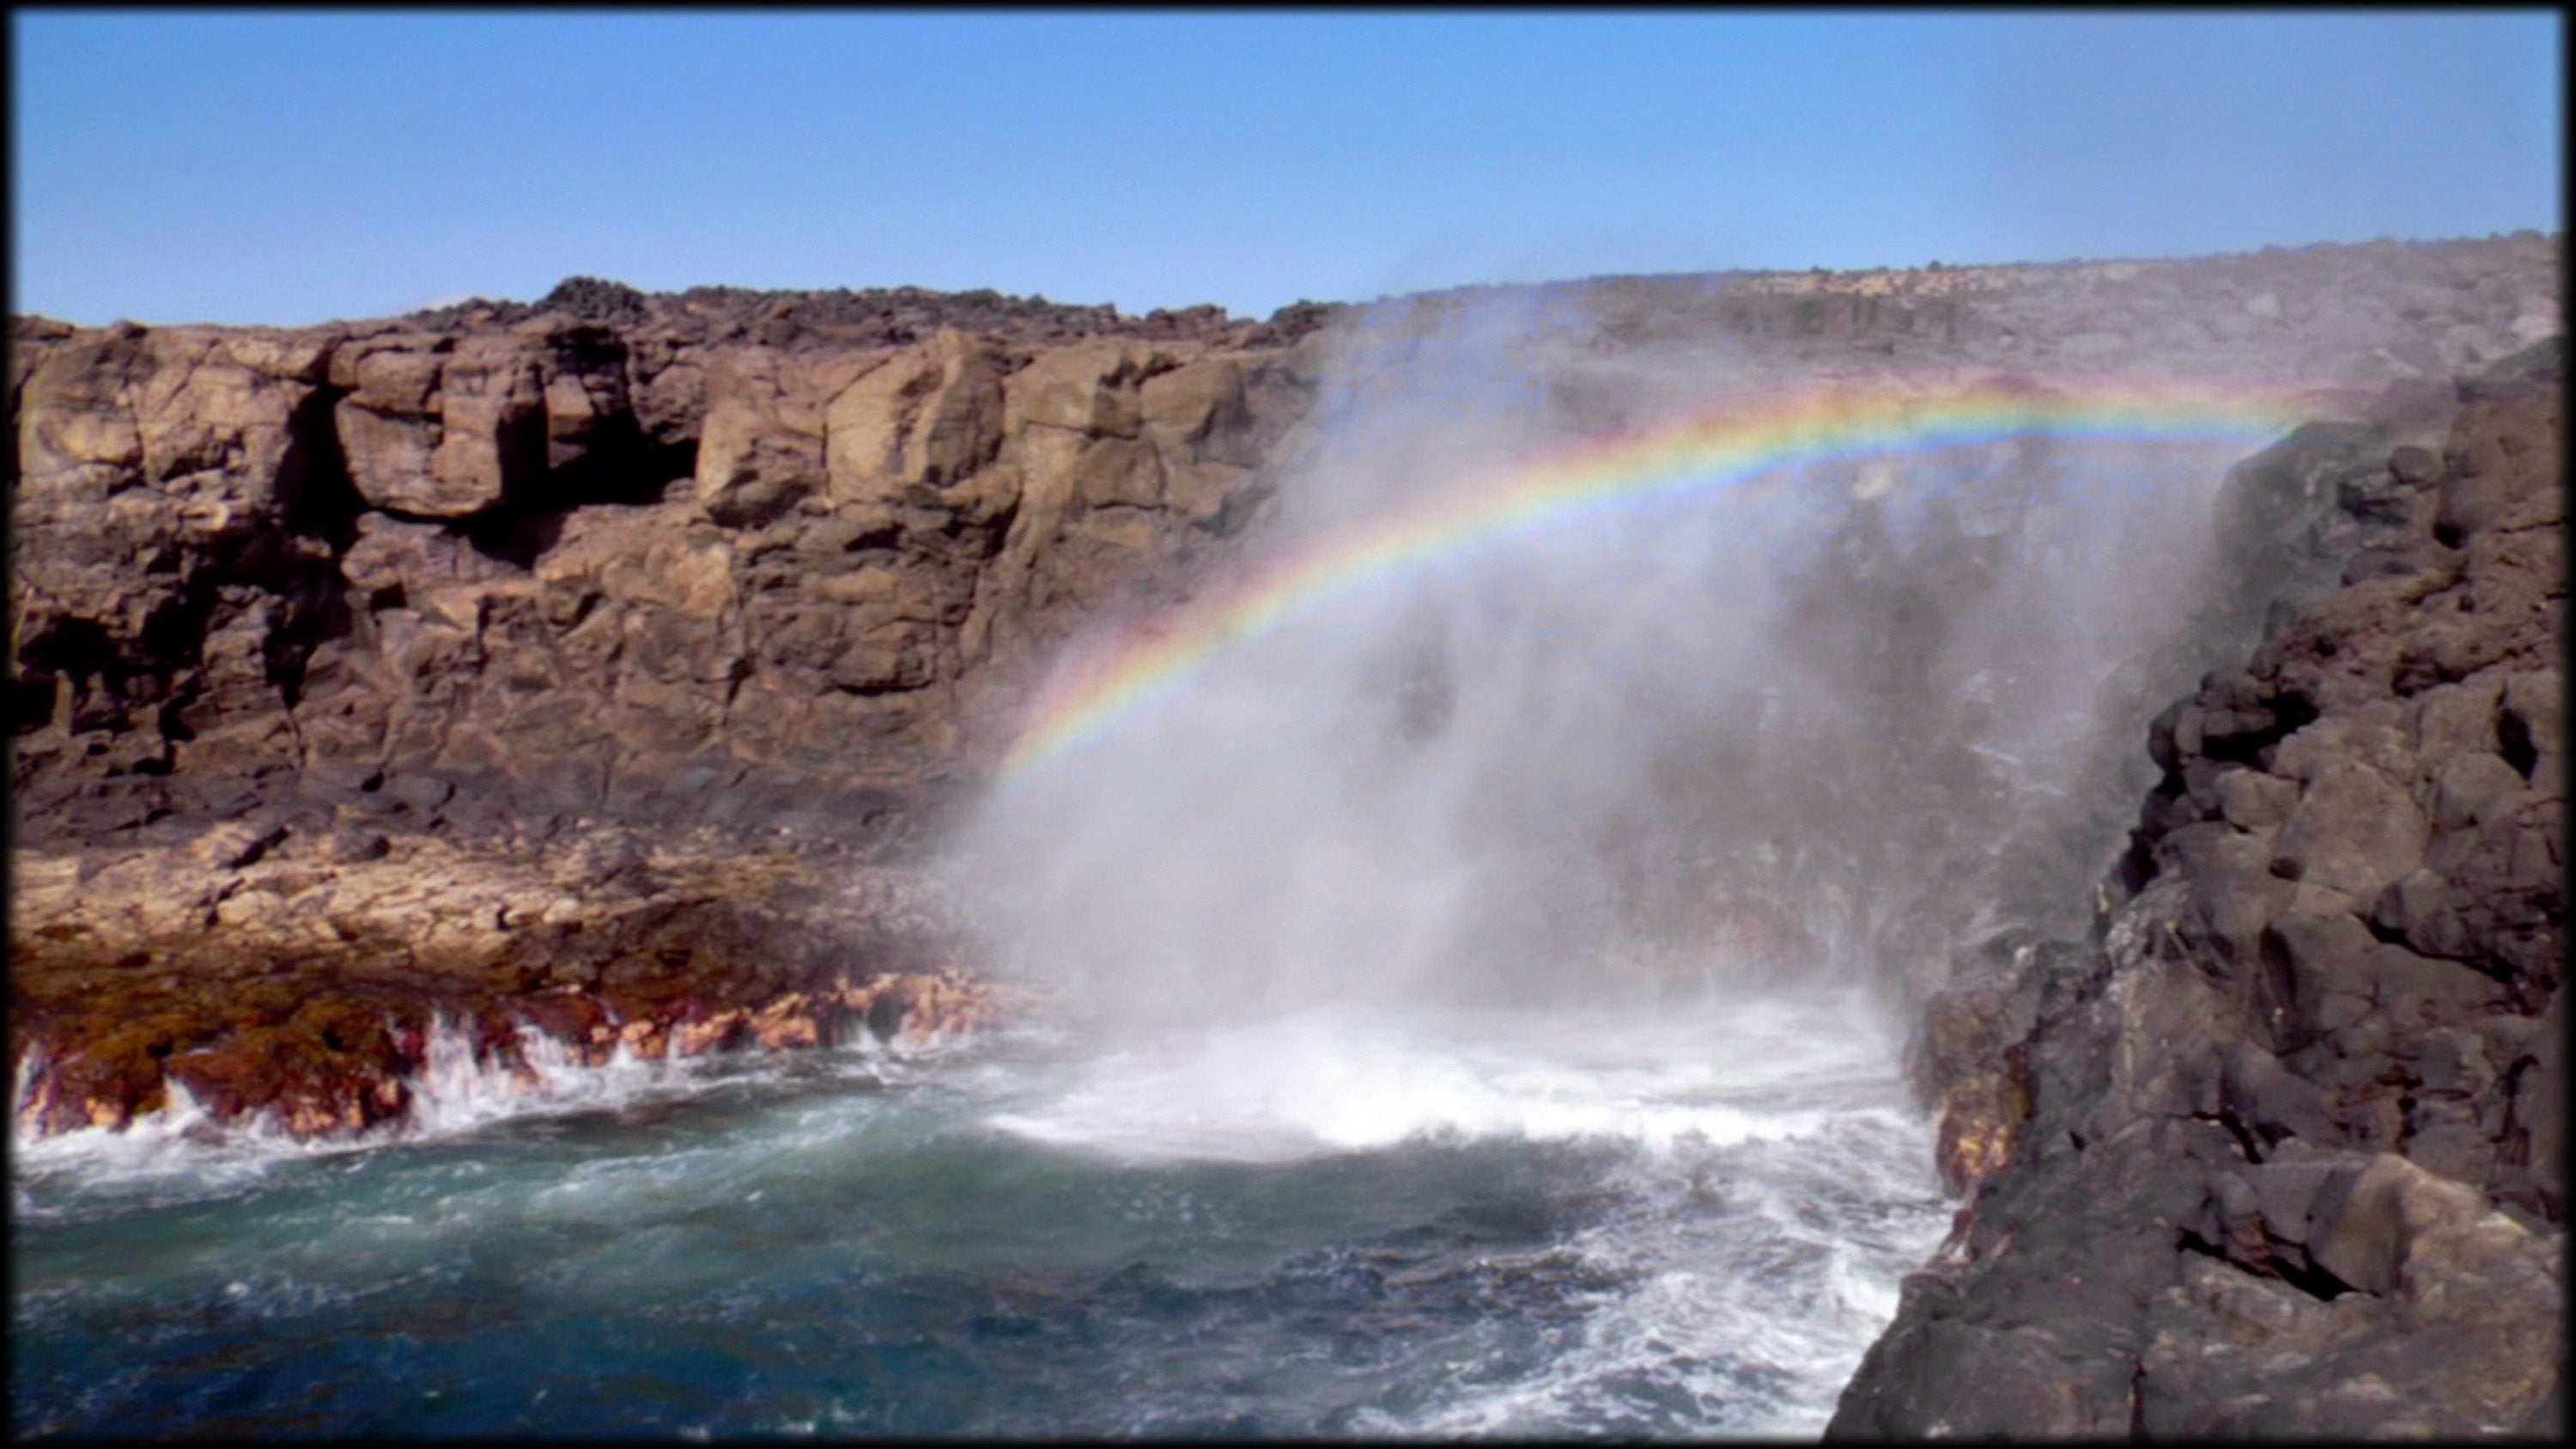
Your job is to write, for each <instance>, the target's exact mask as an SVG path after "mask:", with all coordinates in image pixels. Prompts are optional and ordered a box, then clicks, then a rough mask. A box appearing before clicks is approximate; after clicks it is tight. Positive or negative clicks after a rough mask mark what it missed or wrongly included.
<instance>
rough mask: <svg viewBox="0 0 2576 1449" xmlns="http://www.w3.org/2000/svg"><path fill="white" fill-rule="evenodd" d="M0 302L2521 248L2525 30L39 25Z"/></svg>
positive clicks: (138, 302)
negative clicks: (2503, 239) (2376, 242)
mask: <svg viewBox="0 0 2576 1449" xmlns="http://www.w3.org/2000/svg"><path fill="white" fill-rule="evenodd" d="M11 29H12V39H13V42H14V44H13V49H12V66H13V74H12V77H11V80H12V84H11V96H12V105H13V107H14V114H13V117H12V119H13V121H14V125H13V126H12V127H11V136H12V142H11V144H12V148H13V154H12V161H13V163H14V164H13V166H12V168H11V174H12V176H13V185H14V188H15V190H14V194H13V196H12V202H13V206H12V217H13V220H14V231H13V235H12V237H11V245H12V248H13V250H12V262H13V268H12V271H13V274H14V295H13V296H12V298H11V303H12V307H13V308H14V309H15V310H19V311H33V312H42V313H46V314H48V315H52V316H57V317H63V318H67V319H69V320H72V321H76V322H82V323H89V324H96V323H101V322H106V321H109V320H113V319H114V318H117V317H131V318H134V319H136V320H139V321H144V322H152V323H178V322H192V321H214V322H233V323H253V322H256V323H276V324H289V325H292V324H302V323H309V322H315V321H320V320H323V319H326V318H330V317H369V316H382V315H387V314H391V313H396V312H401V311H405V310H408V309H410V308H414V307H418V306H423V305H427V304H430V303H433V302H438V301H446V300H452V299H455V298H458V297H463V296H468V295H482V296H489V297H515V298H522V299H531V298H534V297H537V296H540V295H542V294H543V293H545V292H546V291H547V290H548V289H550V288H551V287H552V286H553V285H554V283H555V282H556V281H558V280H560V279H561V278H563V277H565V276H568V275H572V274H576V273H588V274H593V275H599V276H607V277H614V278H618V279H620V280H623V281H627V282H630V283H633V284H635V285H637V286H640V287H644V288H646V289H648V290H664V289H676V288H681V287H686V286H691V285H695V284H700V283H724V284H732V285H739V286H752V287H817V288H819V287H838V286H846V287H871V286H900V285H907V284H909V285H917V286H926V287H935V288H941V289H946V290H962V289H968V288H975V287H992V288H996V289H998V290H1001V291H1004V292H1012V293H1020V294H1029V293H1038V294H1043V295H1045V296H1048V297H1051V298H1054V299H1056V300H1059V301H1071V302H1091V303H1097V302H1113V303H1115V304H1117V305H1118V306H1119V307H1121V308H1122V309H1124V310H1126V311H1129V312H1144V311H1147V310H1149V309H1151V308H1155V307H1181V306H1188V305H1191V304H1194V303H1199V302H1210V301H1212V302H1217V303H1220V304H1222V305H1224V306H1226V307H1228V308H1230V309H1231V310H1233V311H1235V312H1238V313H1251V314H1256V315H1266V314H1268V313H1269V312H1270V311H1271V310H1272V309H1274V308H1276V307H1278V306H1280V305H1282V304H1285V303H1287V302H1291V301H1294V300H1296V299H1298V298H1301V297H1313V298H1317V299H1328V300H1359V299H1365V298H1369V297H1374V296H1378V295H1382V294H1385V293H1388V292H1395V291H1409V290H1415V289H1422V288H1432V287H1443V286H1453V285H1458V284H1463V283H1470V282H1480V281H1514V280H1539V279H1546V278H1557V277H1579V276H1589V275H1595V274H1602V273H1616V272H1659V271H1700V270H1722V269H1729V268H1781V269H1803V268H1805V267H1809V266H1827V267H1836V268H1844V267H1862V266H1913V265H1919V264H1921V263H1924V262H1927V261H1930V260H1933V259H1936V258H1937V259H1940V260H1944V261H1951V262H1967V261H2046V260H2059V259H2065V258H2070V257H2078V256H2084V257H2113V256H2177V255H2199V254H2206V253H2210V252H2220V251H2249V250H2254V249H2257V248H2259V247H2262V246H2264V245H2293V246H2294V245H2303V244H2306V243H2309V242H2316V241H2367V240H2370V239H2373V238H2376V237H2382V236H2393V237H2401V238H2418V239H2429V238H2435V237H2449V236H2483V235H2487V234H2489V233H2493V232H2499V231H2512V230H2517V229H2520V228H2524V227H2535V228H2539V229H2542V230H2552V229H2557V228H2559V227H2560V226H2561V225H2562V224H2563V223H2562V221H2561V213H2562V210H2563V205H2564V199H2563V192H2562V188H2561V182H2560V169H2561V142H2560V139H2559V138H2560V132H2561V129H2562V120H2561V118H2562V114H2563V109H2564V105H2565V95H2564V85H2563V81H2562V79H2561V76H2562V71H2561V67H2562V63H2563V62H2562V57H2561V48H2562V46H2563V43H2564V27H2563V22H2562V20H2561V18H2560V17H2559V16H2558V15H2557V13H2556V12H2554V11H2548V10H2529V11H2519V12H2513V11H2496V12H2480V13H2468V14H2457V13H2439V14H2436V13H2432V12H2425V13H2406V12H2391V11H2362V12H2354V13H2349V14H2321V13H2315V12H2290V13H2283V14H2254V13H2227V12H2208V11H2186V12H2178V13H2174V14H2170V15H2155V14H2142V13H2137V12H2126V11H2115V12H2073V13H2067V14H2048V13H2037V12H2023V11H2002V12H1986V13H1976V12H1959V13H1924V12H1914V11H1888V12H1865V11H1864V12H1849V13H1817V12H1798V13H1780V14H1773V13H1764V12H1758V11H1715V12H1706V13H1672V12H1642V13H1633V14H1613V15H1609V16H1594V15H1576V14H1559V13H1546V12H1538V13H1532V12H1519V11H1511V12H1498V13H1492V14H1480V13H1474V12H1454V11H1442V12H1429V13H1420V14H1408V13H1397V12H1360V13H1319V14H1303V15H1300V14H1279V13H1265V12H1241V13H1227V12H1213V13H1191V14H1168V13H1163V12H1150V13H1118V12H1078V13H1061V12H1036V13H1025V14H1001V13H991V12H947V13H942V12H920V13H882V12H850V13H841V12H831V11H810V10H800V11H785V12H772V13H753V14H743V13H738V12H729V13H724V14H716V13H700V12H692V11H674V10H658V9H656V10H638V11H631V12H616V11H608V12H602V11H591V10H582V11H565V12H548V11H518V12H513V11H474V10H458V11H446V12H417V13H405V12H399V11H352V12H327V11H326V12H303V11H296V12H277V13H261V12H233V13H201V12H188V11H177V10H173V11H136V12H129V13H118V12H110V11H60V12H47V11H43V10H26V9H21V10H17V11H14V12H13V14H12V20H11Z"/></svg>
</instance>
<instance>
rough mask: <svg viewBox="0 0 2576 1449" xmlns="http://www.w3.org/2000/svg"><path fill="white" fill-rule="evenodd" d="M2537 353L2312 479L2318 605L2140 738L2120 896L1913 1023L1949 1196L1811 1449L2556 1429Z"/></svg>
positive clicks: (2557, 349)
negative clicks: (2321, 547) (2330, 518)
mask: <svg viewBox="0 0 2576 1449" xmlns="http://www.w3.org/2000/svg"><path fill="white" fill-rule="evenodd" d="M2563 356H2564V346H2563V341H2562V342H2559V343H2555V344H2551V345H2549V346H2545V347H2543V348H2540V349H2536V350H2535V352H2534V353H2533V354H2531V355H2529V356H2526V357H2524V358H2521V359H2517V360H2516V362H2515V363H2514V364H2513V365H2511V366H2509V367H2507V368H2505V369H2502V371H2504V372H2505V373H2507V374H2508V375H2506V376H2502V377H2491V378H2488V379H2485V380H2479V381H2474V382H2469V383H2465V384H2463V385H2462V386H2461V388H2460V398H2459V401H2460V408H2459V411H2458V414H2457V416H2456V418H2455V419H2454V421H2453V422H2452V424H2451V426H2450V429H2449V433H2448V437H2447V441H2446V443H2445V445H2444V446H2443V447H2442V448H2441V449H2440V450H2439V451H2438V452H2433V451H2428V450H2425V449H2421V448H2416V447H2406V446H2400V447H2394V448H2391V447H2388V446H2387V443H2386V439H2385V438H2384V437H2383V438H2381V439H2380V440H2379V441H2380V448H2379V453H2380V460H2381V461H2380V463H2379V466H2378V469H2377V470H2376V472H2375V473H2374V472H2373V471H2372V470H2371V468H2370V465H2369V460H2368V459H2367V458H2364V459H2362V460H2360V466H2359V467H2355V466H2353V460H2351V459H2350V458H2345V459H2343V460H2341V462H2342V464H2343V466H2342V467H2341V468H2340V469H2335V470H2333V471H2329V472H2327V473H2326V474H2324V476H2323V479H2322V481H2324V482H2326V483H2328V484H2330V485H2339V486H2336V487H2334V488H2333V489H2332V491H2330V492H2326V498H2327V499H2328V500H2330V501H2331V503H2332V511H2333V512H2336V513H2341V514H2342V515H2344V519H2343V522H2344V523H2345V525H2346V528H2345V530H2344V532H2345V542H2346V546H2345V548H2344V549H2343V550H2342V561H2343V567H2342V570H2341V575H2340V584H2341V586H2340V587H2339V588H2336V589H2334V590H2333V591H2332V592H2330V593H2327V594H2326V595H2325V596H2324V597H2322V598H2320V599H2317V600H2316V601H2314V602H2313V603H2312V604H2311V605H2310V606H2309V607H2307V608H2305V609H2304V610H2302V611H2299V612H2297V613H2296V615H2295V617H2294V618H2292V619H2291V620H2290V621H2289V622H2288V623H2287V626H2286V627H2285V628H2282V629H2280V630H2278V631H2277V632H2276V633H2275V634H2274V636H2273V637H2272V638H2270V639H2269V640H2268V641H2267V642H2265V643H2264V644H2263V645H2262V646H2261V647H2260V648H2259V649H2257V650H2256V651H2255V652H2254V653H2253V656H2252V657H2251V659H2249V660H2248V661H2246V663H2245V664H2244V666H2243V667H2242V668H2238V669H2233V670H2227V671H2221V672H2218V673H2214V674H2213V675H2211V676H2210V677H2209V678H2208V679H2207V680H2205V681H2204V683H2203V685H2202V687H2201V689H2200V690H2199V691H2198V692H2197V693H2196V694H2195V695H2193V696H2191V697H2190V698H2187V699H2184V700H2181V701H2178V702H2176V703H2175V704H2174V706H2173V707H2171V708H2170V709H2167V710H2166V711H2165V712H2164V713H2163V714H2162V715H2160V716H2159V717H2158V718H2157V719H2156V721H2155V724H2154V729H2153V731H2152V738H2151V741H2150V748H2151V751H2152V753H2153V756H2154V759H2155V762H2156V764H2157V766H2158V767H2159V769H2160V770H2161V772H2162V778H2161V780H2160V782H2159V784H2158V785H2157V787H2156V789H2155V791H2154V793H2153V795H2152V796H2151V797H2150V798H2149V800H2148V801H2147V803H2146V806H2145V809H2144V812H2143V815H2142V817H2141V820H2140V823H2139V825H2138V828H2137V830H2136V831H2135V833H2134V835H2133V836H2132V840H2131V846H2130V850H2129V853H2128V855H2127V856H2126V858H2125V859H2124V860H2123V861H2122V863H2121V866H2120V870H2119V877H2118V880H2117V881H2116V883H2115V884H2114V885H2113V886H2112V887H2110V888H2109V889H2108V891H2107V892H2106V895H2113V896H2118V897H2125V899H2124V900H2122V902H2121V903H2120V904H2119V905H2117V907H2116V908H2114V909H2111V910H2109V911H2108V912H2107V913H2106V914H2105V915H2104V917H2103V918H2102V919H2101V920H2100V921H2099V922H2098V924H2097V930H2096V932H2095V933H2094V934H2093V936H2092V937H2091V938H2090V939H2087V940H2083V941H2060V940H2044V939H2043V940H2026V941H2021V942H2018V943H2015V944H2014V946H2013V949H2012V950H2011V951H2010V953H2009V955H2008V956H2006V957H2005V959H2003V960H2001V961H1998V962H1995V963H1993V966H1994V969H1990V970H1988V971H1986V972H1985V973H1983V974H1982V975H1975V976H1971V977H1970V979H1968V980H1966V981H1964V982H1962V983H1961V984H1959V985H1957V986H1955V987H1954V988H1952V989H1951V990H1950V991H1948V992H1946V993H1944V994H1942V995H1940V996H1938V997H1936V998H1935V999H1934V1000H1933V1002H1932V1004H1931V1007H1930V1009H1929V1011H1928V1012H1927V1017H1926V1029H1925V1034H1924V1037H1923V1040H1922V1044H1921V1048H1920V1054H1919V1057H1918V1063H1917V1067H1918V1078H1919V1080H1920V1081H1921V1083H1922V1086H1923V1089H1924V1091H1925V1095H1926V1096H1927V1097H1928V1098H1930V1099H1931V1100H1934V1101H1936V1102H1937V1103H1939V1104H1940V1105H1941V1107H1942V1109H1943V1120H1942V1124H1941V1132H1940V1141H1941V1147H1942V1152H1943V1158H1944V1160H1943V1164H1942V1165H1943V1168H1944V1170H1945V1173H1946V1174H1947V1175H1948V1177H1949V1180H1950V1182H1951V1184H1952V1186H1953V1187H1954V1189H1964V1190H1965V1191H1966V1193H1967V1202H1966V1205H1965V1206H1964V1207H1963V1208H1962V1209H1961V1211H1960V1214H1959V1219H1958V1224H1957V1228H1956V1231H1955V1232H1954V1234H1953V1236H1952V1239H1951V1241H1950V1242H1949V1243H1948V1244H1947V1245H1946V1246H1945V1248H1944V1250H1943V1252H1942V1254H1941V1256H1940V1258H1939V1259H1938V1260H1937V1261H1936V1262H1935V1263H1934V1264H1933V1265H1931V1266H1930V1267H1929V1268H1928V1269H1927V1270H1926V1271H1924V1272H1922V1273H1919V1274H1917V1275H1915V1276H1913V1277H1912V1278H1910V1279H1908V1280H1907V1282H1906V1284H1905V1287H1904V1293H1903V1299H1902V1306H1901V1307H1900V1309H1899V1310H1898V1313H1897V1317H1896V1321H1895V1323H1894V1324H1893V1325H1892V1326H1891V1327H1890V1328H1889V1330H1888V1332H1887V1333H1886V1334H1885V1336H1883V1337H1882V1338H1881V1340H1880V1341H1879V1343H1878V1344H1877V1345H1876V1346H1875V1347H1874V1348H1873V1349H1872V1350H1871V1352H1870V1354H1869V1356H1868V1358H1867V1360H1866V1361H1865V1362H1864V1363H1863V1364H1862V1366H1861V1369H1860V1371H1859V1373H1858V1374H1857V1375H1856V1376H1855V1378H1854V1380H1853V1382H1852V1383H1851V1385H1850V1386H1849V1388H1848V1389H1847V1390H1846V1391H1845V1393H1844V1395H1843V1399H1842V1403H1841V1406H1840V1409H1839V1411H1838V1412H1837V1414H1836V1416H1835V1418H1834V1420H1833V1423H1832V1426H1831V1428H1830V1429H1829V1430H1828V1437H1881V1436H1887V1437H1899V1436H1902V1437H1914V1436H1944V1435H1963V1436H1983V1435H1996V1434H2004V1435H2012V1436H2023V1435H2043V1436H2049V1437H2061V1436H2079V1435H2080V1436H2094V1435H2123V1434H2148V1435H2157V1436H2170V1435H2220V1436H2230V1437H2234V1436H2269V1435H2277V1434H2308V1435H2328V1436H2347V1435H2348V1436H2354V1437H2360V1436H2365V1435H2368V1436H2380V1435H2387V1434H2400V1435H2429V1436H2442V1437H2449V1436H2454V1435H2467V1434H2498V1433H2501V1434H2507V1435H2532V1436H2537V1437H2543V1438H2553V1437H2555V1436H2556V1434H2557V1433H2558V1432H2559V1429H2560V1427H2561V1423H2562V1419H2563V1412H2564V1411H2563V1390H2562V1388H2561V1387H2560V1385H2559V1381H2558V1364H2559V1360H2560V1355H2561V1352H2562V1348H2563V1340H2562V1330H2561V1320H2562V1315H2563V1305H2564V1287H2563V1282H2562V1263H2563V1258H2564V1247H2565V1237H2564V1232H2565V1227H2564V1196H2563V1195H2564V1157H2563V1147H2562V1133H2563V1131H2564V1122H2563V1117H2562V1115H2561V1112H2560V1102H2561V1099H2562V1094H2563V1092H2564V1090H2565V1087H2564V1077H2563V1068H2562V1037H2563V1029H2564V1022H2563V1013H2562V1012H2561V1010H2560V1008H2559V1003H2558V996H2557V987H2558V979H2559V966H2560V961H2561V953H2562V950H2563V940H2562V922H2563V920H2564V916H2565V899H2564V893H2563V884H2562V882H2563V878H2564V865H2563V849H2564V834H2563V830H2564V823H2563V805H2562V801H2563V795H2564V789H2565V767H2564V763H2563V755H2562V734H2561V718H2562V700H2563V696H2564V690H2565V683H2564V679H2563V677H2562V674H2561V661H2560V651H2561V648H2562V643H2561V641H2562V639H2563V637H2564V634H2563V631H2564V621H2565V606H2566V598H2565V596H2566V571H2565V564H2564V555H2563V549H2562V544H2561V530H2562V528H2563V526H2564V509H2563V495H2562V492H2561V486H2562V469H2563V457H2562V452H2561V447H2562V445H2561V441H2560V437H2561V427H2562V420H2561V416H2560V410H2561V401H2562V392H2563V387H2564V376H2563V368H2564V364H2563ZM2321 452H2322V453H2330V452H2331V450H2330V449H2317V448H2313V447H2312V448H2311V450H2310V459H2309V460H2310V461H2317V460H2318V459H2317V455H2318V454H2319V453H2321ZM2268 461H2269V462H2270V463H2271V464H2272V465H2273V472H2274V475H2275V476H2270V477H2261V478H2259V479H2257V480H2256V481H2259V482H2261V483H2263V484H2265V485H2268V486H2269V487H2270V488H2272V489H2273V490H2274V491H2275V492H2276V493H2288V494H2295V492H2296V489H2295V486H2294V485H2295V484H2296V483H2297V481H2298V474H2299V473H2300V472H2301V471H2302V470H2300V469H2299V468H2296V467H2293V466H2290V465H2291V464H2292V463H2294V462H2296V461H2299V460H2297V459H2296V458H2295V457H2284V458H2274V459H2271V460H2268ZM2323 461H2326V462H2327V463H2328V464H2329V465H2330V466H2331V464H2332V463H2333V462H2335V461H2336V460H2334V459H2332V458H2331V457H2327V458H2325V459H2323ZM2253 471H2254V472H2256V473H2259V472H2260V471H2261V470H2253ZM2337 472H2339V473H2340V474H2341V476H2340V478H2339V479H2338V478H2337V477H2336V476H2335V473H2337ZM2308 476H2309V477H2310V478H2317V477H2318V476H2319V475H2318V474H2317V472H2316V471H2314V470H2308ZM2317 491H2325V490H2317ZM2311 496H2313V494H2312V495H2311Z"/></svg>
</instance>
